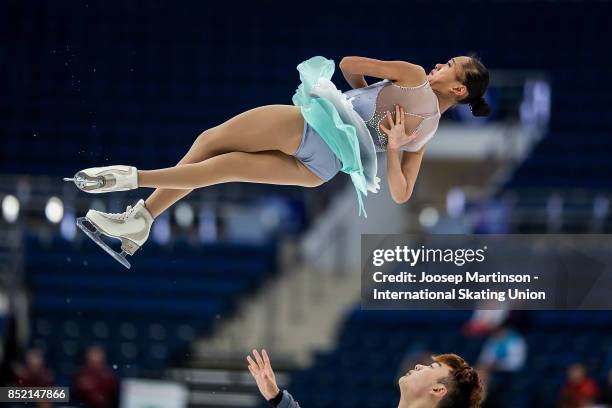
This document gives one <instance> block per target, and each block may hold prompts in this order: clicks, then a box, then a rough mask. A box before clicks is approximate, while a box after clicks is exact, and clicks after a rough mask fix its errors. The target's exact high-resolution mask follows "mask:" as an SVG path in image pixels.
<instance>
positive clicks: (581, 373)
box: [567, 363, 586, 383]
mask: <svg viewBox="0 0 612 408" xmlns="http://www.w3.org/2000/svg"><path fill="white" fill-rule="evenodd" d="M585 377H586V367H585V365H584V364H582V363H574V364H572V365H571V366H569V367H568V369H567V379H568V380H569V381H570V382H574V383H578V382H580V381H582V380H584V379H585Z"/></svg>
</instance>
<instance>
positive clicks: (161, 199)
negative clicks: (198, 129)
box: [145, 127, 217, 218]
mask: <svg viewBox="0 0 612 408" xmlns="http://www.w3.org/2000/svg"><path fill="white" fill-rule="evenodd" d="M215 129H217V128H216V127H215V128H211V129H208V130H206V131H204V132H202V133H201V134H200V135H199V136H198V137H197V138H196V140H195V142H193V144H192V145H191V147H190V148H189V151H188V152H187V154H185V156H183V158H182V159H181V160H180V161H179V162H178V163H177V164H176V165H177V166H180V165H183V164H187V163H197V162H200V161H203V160H206V159H209V158H210V157H212V151H211V150H210V149H207V148H206V139H207V138H208V137H210V135H211V134H212V133H213V132H214V131H215ZM192 191H193V189H180V190H176V189H169V188H157V189H155V191H153V193H151V195H150V196H149V198H147V199H146V201H145V206H146V207H147V209H148V210H149V212H150V213H151V215H152V216H153V218H157V217H158V216H159V215H160V214H161V213H163V212H164V211H166V210H167V209H168V208H169V207H170V206H171V205H172V204H174V203H176V202H177V201H178V200H180V199H181V198H183V197H185V196H186V195H187V194H189V193H191V192H192Z"/></svg>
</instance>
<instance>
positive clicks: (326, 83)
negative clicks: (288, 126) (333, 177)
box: [293, 56, 380, 218]
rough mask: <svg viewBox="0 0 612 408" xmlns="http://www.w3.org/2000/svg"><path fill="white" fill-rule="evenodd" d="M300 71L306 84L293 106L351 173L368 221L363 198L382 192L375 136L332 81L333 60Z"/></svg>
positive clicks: (302, 65) (318, 60) (310, 62)
mask: <svg viewBox="0 0 612 408" xmlns="http://www.w3.org/2000/svg"><path fill="white" fill-rule="evenodd" d="M297 69H298V71H299V73H300V80H301V82H302V83H301V84H300V85H299V86H298V88H297V90H296V91H295V94H294V95H293V104H294V105H296V106H299V107H300V109H301V111H302V115H303V116H304V120H305V121H306V122H308V124H309V125H310V126H311V127H312V128H313V129H314V130H316V131H317V133H318V134H319V135H321V138H322V139H323V140H324V141H325V143H326V144H327V145H328V146H329V148H330V149H331V151H332V152H333V153H334V154H335V155H336V157H337V158H338V159H339V160H340V162H341V163H342V168H341V169H340V171H342V172H344V173H347V174H348V175H349V176H350V177H351V182H352V183H353V185H354V186H355V191H356V194H357V202H358V204H359V215H361V214H362V213H363V215H364V217H366V218H367V213H366V211H365V207H364V204H363V198H362V196H367V195H368V192H372V193H377V192H378V190H379V189H380V185H379V183H380V179H379V178H378V177H377V176H376V173H377V170H378V163H377V158H376V148H375V146H374V141H373V140H372V136H370V132H369V131H368V129H367V127H366V125H365V123H364V121H363V119H361V117H360V116H359V114H358V113H357V112H355V110H354V109H353V105H352V104H351V102H350V101H349V100H348V99H347V97H346V96H345V95H344V94H343V93H342V92H340V91H339V90H338V89H337V88H336V86H335V85H334V84H333V82H331V77H332V75H333V74H334V69H335V66H334V61H333V60H329V59H327V58H324V57H321V56H316V57H312V58H310V59H308V60H306V61H304V62H302V63H300V64H299V65H298V66H297Z"/></svg>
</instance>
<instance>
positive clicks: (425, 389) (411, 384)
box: [399, 362, 451, 401]
mask: <svg viewBox="0 0 612 408" xmlns="http://www.w3.org/2000/svg"><path fill="white" fill-rule="evenodd" d="M450 372H451V368H450V367H449V366H447V365H445V364H440V363H438V362H433V363H431V364H430V365H421V364H417V365H416V366H414V369H412V370H410V371H408V372H407V373H406V374H405V375H404V376H403V377H401V378H400V379H399V386H400V392H401V398H402V399H404V398H405V399H406V400H407V401H413V400H415V399H419V398H424V399H428V400H431V401H439V400H440V399H442V397H444V395H446V386H445V385H444V384H441V383H440V380H441V379H443V378H446V377H448V375H449V374H450Z"/></svg>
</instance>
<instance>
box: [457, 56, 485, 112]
mask: <svg viewBox="0 0 612 408" xmlns="http://www.w3.org/2000/svg"><path fill="white" fill-rule="evenodd" d="M468 56H469V57H470V61H469V62H466V63H465V64H463V75H462V76H463V78H459V80H460V82H461V83H462V84H463V85H465V86H466V88H467V91H468V96H466V97H465V98H463V99H461V100H459V101H458V103H460V104H462V105H465V104H469V105H470V110H471V111H472V115H474V116H488V115H489V114H490V113H491V107H490V106H489V104H488V103H487V102H486V101H485V99H484V94H485V92H486V90H487V88H488V86H489V71H488V70H487V68H486V67H485V66H484V64H483V63H482V61H480V59H479V58H478V56H477V55H476V53H475V52H471V53H469V54H468Z"/></svg>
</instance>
